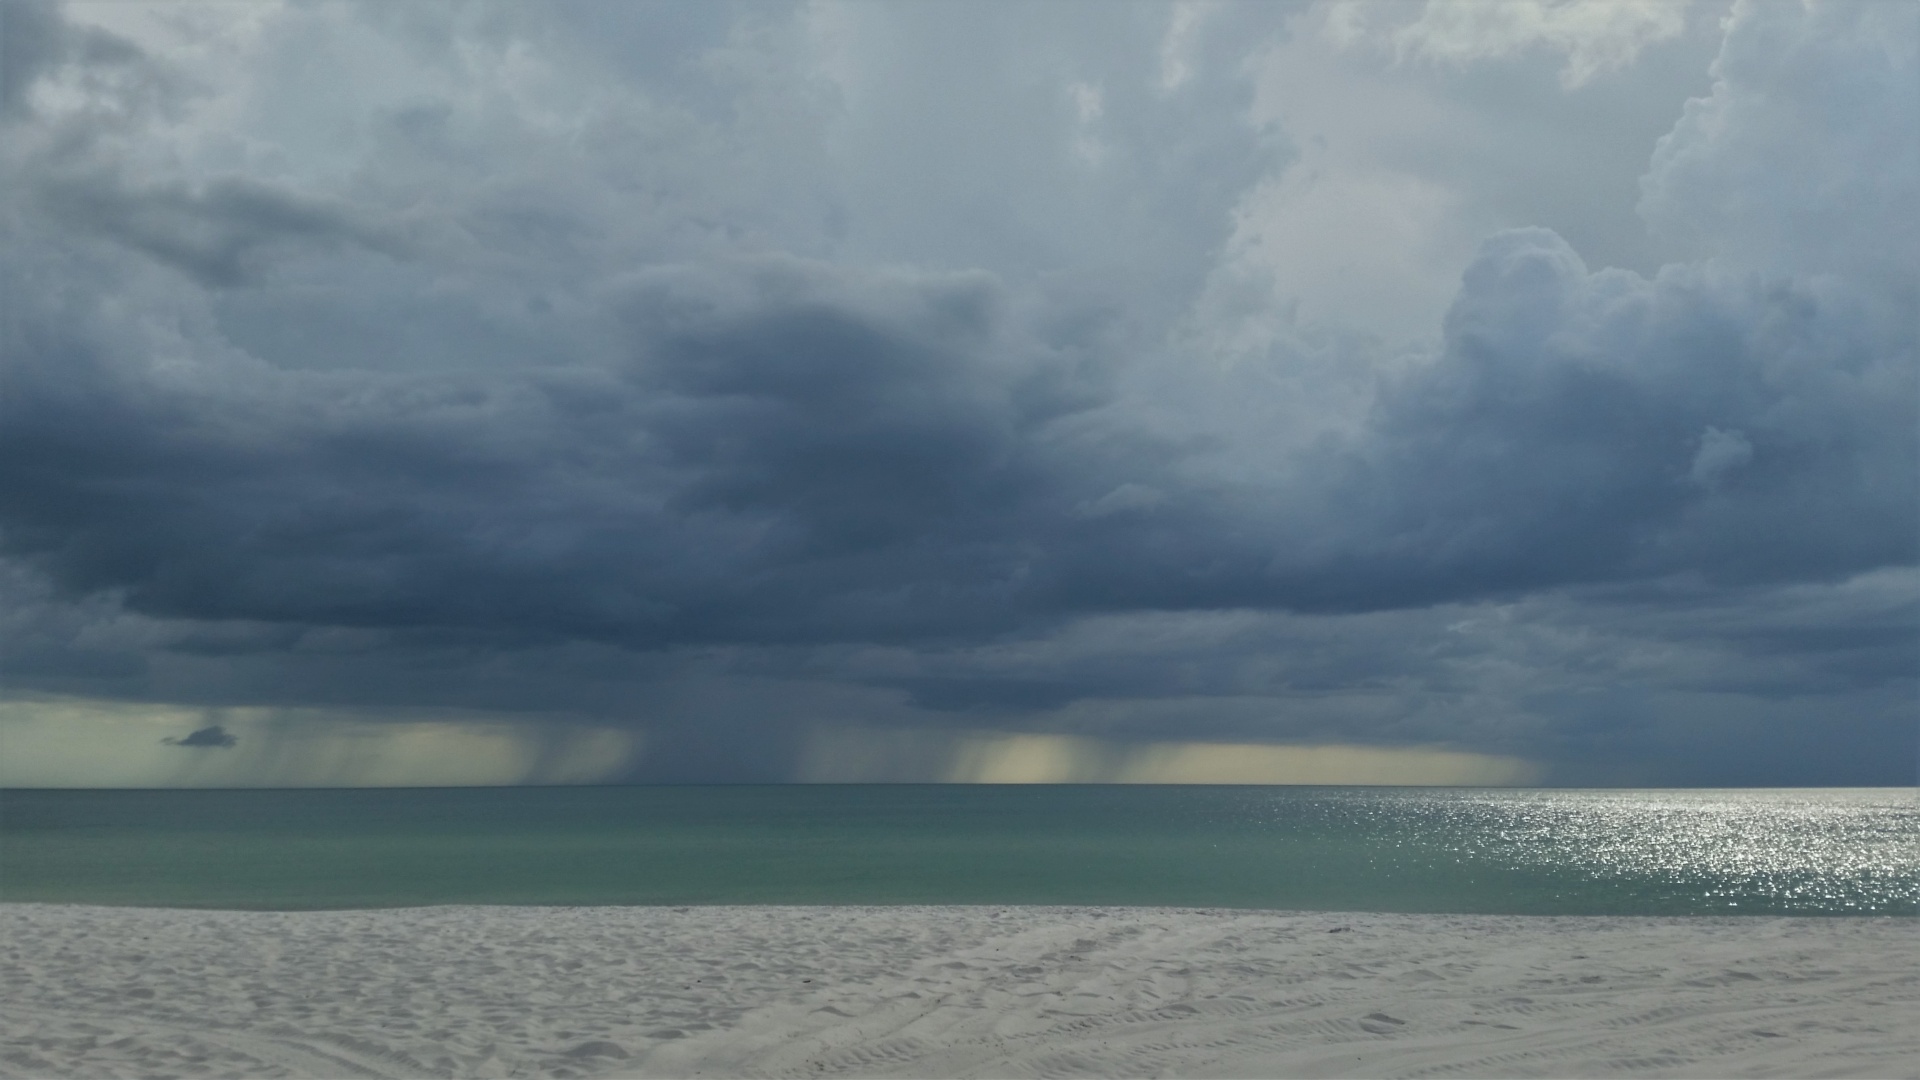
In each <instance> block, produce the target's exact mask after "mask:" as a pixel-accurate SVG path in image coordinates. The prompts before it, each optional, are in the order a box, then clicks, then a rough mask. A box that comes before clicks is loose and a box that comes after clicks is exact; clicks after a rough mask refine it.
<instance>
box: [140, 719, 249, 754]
mask: <svg viewBox="0 0 1920 1080" xmlns="http://www.w3.org/2000/svg"><path fill="white" fill-rule="evenodd" d="M160 741H161V742H163V743H166V744H167V745H168V746H215V747H219V748H221V749H223V750H224V749H226V748H228V747H230V746H233V745H234V744H235V743H238V742H239V741H240V739H239V738H238V737H237V736H234V735H229V734H227V729H226V728H223V727H221V726H220V725H219V724H210V725H208V726H207V727H203V728H199V729H197V730H195V731H194V732H192V733H191V734H189V735H188V736H187V737H186V738H184V739H174V738H166V739H161V740H160Z"/></svg>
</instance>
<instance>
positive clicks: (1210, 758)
mask: <svg viewBox="0 0 1920 1080" xmlns="http://www.w3.org/2000/svg"><path fill="white" fill-rule="evenodd" d="M1544 774H1545V770H1544V769H1543V768H1542V767H1541V766H1540V765H1539V764H1538V763H1535V762H1531V761H1527V760H1525V759H1524V758H1518V757H1510V756H1505V755H1499V754H1477V753H1471V752H1467V751H1461V750H1450V749H1446V748H1441V747H1425V746H1357V745H1347V744H1323V745H1305V744H1285V743H1212V742H1154V743H1141V744H1128V743H1122V742H1117V741H1111V740H1104V739H1095V738H1089V737H1085V736H1072V735H1033V734H1011V733H1004V732H965V733H959V734H948V733H941V732H913V733H907V732H897V731H896V732H876V731H870V730H860V729H839V730H833V729H829V730H822V731H817V732H815V735H814V738H813V740H812V741H811V742H810V743H809V745H808V748H807V752H806V754H805V755H804V756H803V759H802V763H801V767H800V769H799V775H798V776H797V777H796V779H801V780H809V781H815V782H828V783H832V782H838V783H861V782H895V783H912V782H940V783H954V784H1086V783H1093V784H1358V785H1368V784H1381V785H1393V784H1405V785H1421V786H1437V787H1445V786H1489V787H1500V786H1510V785H1524V784H1534V783H1538V782H1539V781H1540V779H1541V778H1542V777H1543V776H1544Z"/></svg>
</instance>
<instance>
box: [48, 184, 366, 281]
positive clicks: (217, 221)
mask: <svg viewBox="0 0 1920 1080" xmlns="http://www.w3.org/2000/svg"><path fill="white" fill-rule="evenodd" d="M39 205H40V208H41V209H42V211H43V212H44V213H46V214H47V215H49V216H51V217H52V218H53V219H55V220H58V221H59V222H60V223H61V224H63V225H65V226H66V227H67V228H70V229H72V230H73V231H74V232H75V233H79V234H82V235H85V234H91V235H94V236H98V237H102V238H105V239H108V240H112V241H116V242H119V243H122V244H126V245H127V246H129V247H132V248H134V249H136V250H139V251H142V252H145V253H146V254H148V255H151V256H152V257H154V258H155V259H158V260H159V261H161V262H163V263H165V264H167V265H169V266H172V267H175V268H176V269H179V270H181V271H183V272H185V273H187V274H190V275H192V276H193V277H194V278H195V279H197V280H199V281H201V282H203V283H205V284H207V285H212V286H231V285H239V284H243V283H246V282H248V281H251V280H257V279H258V277H259V274H260V273H261V271H263V270H264V269H265V267H266V266H267V265H268V263H269V261H270V260H271V259H272V256H273V253H274V252H275V250H276V249H285V248H288V247H293V246H298V247H302V248H311V247H314V246H316V245H320V244H326V243H335V244H359V245H364V246H367V247H370V248H374V249H376V250H378V249H382V248H390V247H391V246H392V243H391V240H390V239H388V238H383V237H382V236H381V235H379V234H378V233H376V232H375V230H374V229H372V228H370V227H369V226H367V225H364V224H362V223H360V222H357V221H355V220H354V215H353V214H352V213H351V212H349V211H348V210H347V209H345V208H343V207H340V206H336V205H331V204H329V203H328V202H326V201H324V200H319V199H313V198H303V197H301V196H299V195H296V194H292V193H289V192H285V191H280V190H276V189H275V188H273V187H271V186H269V185H266V184H261V183H257V182H254V181H249V180H246V179H244V178H238V177H225V178H221V179H217V180H214V181H212V182H210V183H208V184H206V185H205V187H204V188H203V189H201V190H197V191H196V190H191V189H188V188H185V187H183V186H179V185H171V186H151V187H145V188H142V187H137V186H134V185H130V184H128V183H126V182H125V181H124V180H123V179H121V178H118V177H114V176H110V175H104V174H102V173H99V172H94V173H79V174H70V175H64V176H60V177H58V178H56V179H54V180H51V181H49V182H47V183H45V184H44V185H43V189H42V192H41V195H40V200H39Z"/></svg>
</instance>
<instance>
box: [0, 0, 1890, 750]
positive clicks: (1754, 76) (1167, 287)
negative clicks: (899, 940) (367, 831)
mask: <svg viewBox="0 0 1920 1080" xmlns="http://www.w3.org/2000/svg"><path fill="white" fill-rule="evenodd" d="M0 4H3V5H4V6H0V19H3V20H4V21H0V95H4V97H3V98H0V230H3V231H4V236H0V295H3V296H4V298H5V300H4V304H5V311H4V316H5V322H4V327H0V783H3V784H9V785H16V786H36V785H38V786H60V785H69V786H71V785H80V786H112V785H174V784H182V785H191V784H203V785H204V784H264V785H274V784H458V783H496V784H497V783H575V782H626V781H635V782H716V781H756V782H768V781H788V780H815V781H818V780H836V781H925V780H952V781H1008V782H1011V781H1068V780H1095V781H1115V782H1119V781H1144V782H1156V781H1157V782H1253V783H1258V782H1289V783H1294V782H1322V783H1475V784H1502V783H1539V784H1564V785H1637V786H1687V785H1708V786H1713V785H1800V784H1809V785H1850V784H1867V785H1909V784H1913V783H1914V782H1915V780H1916V769H1917V768H1920V565H1917V564H1920V323H1917V321H1916V314H1915V313H1916V311H1920V235H1917V233H1920V215H1916V214H1915V213H1914V210H1913V208H1914V206H1916V205H1920V5H1913V4H1910V3H1902V2H1871V0H1862V2H1854V3H1808V4H1803V3H1800V2H1798V0H1782V2H1770V3H1745V2H1733V3H1728V2H1717V0H1702V2H1697V3H1688V4H1683V3H1678V2H1668V0H1640V2H1635V0H1559V2H1549V0H1510V2H1501V3H1485V2H1460V0H1427V2H1426V3H1425V4H1415V3H1397V2H1379V3H1375V2H1369V0H1335V2H1319V3H1303V4H1292V5H1290V4H1281V3H1258V4H1233V3H1212V2H1193V3H1177V4H1124V3H1118V2H1107V0H1101V2H1097V3H1085V4H1082V3H1072V2H1067V0H1060V2H1053V3H1047V4H975V3H937V2H927V3H911V4H908V3H884V2H879V0H870V2H854V3H829V2H805V3H721V2H713V3H697V4H696V3H638V2H626V0H618V2H615V0H605V2H580V0H576V2H562V3H554V4H542V5H525V4H519V3H507V2H484V0H477V2H472V3H427V2H420V0H409V2H406V3H397V4H396V3H391V2H387V0H381V2H370V3H318V2H316V3H305V2H291V3H280V2H270V0H258V2H255V0H249V2H245V3H233V4H198V3H186V2H169V3H161V4H150V5H149V4H139V3H126V2H112V3H80V2H69V3H65V4H56V3H49V2H45V0H0Z"/></svg>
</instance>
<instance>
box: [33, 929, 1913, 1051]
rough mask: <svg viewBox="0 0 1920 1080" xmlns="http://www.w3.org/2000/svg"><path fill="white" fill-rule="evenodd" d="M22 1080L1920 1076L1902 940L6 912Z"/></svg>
mask: <svg viewBox="0 0 1920 1080" xmlns="http://www.w3.org/2000/svg"><path fill="white" fill-rule="evenodd" d="M0 927H4V928H5V932H4V933H0V951H3V955H4V956H5V959H6V962H5V964H3V965H0V972H4V974H0V979H4V982H3V983H0V1076H20V1077H29V1076H31V1077H47V1076H76V1077H78V1076H106V1075H163V1074H164V1075H176V1076H182V1077H192V1076H199V1075H213V1074H222V1075H233V1074H240V1075H249V1076H311V1077H336V1076H367V1077H417V1076H474V1077H487V1076H506V1075H522V1076H524V1075H539V1076H555V1077H616V1076H694V1075H701V1076H822V1075H837V1076H1035V1075H1049V1076H1060V1075H1086V1076H1146V1075H1160V1076H1413V1075H1429V1074H1464V1075H1475V1076H1603V1075H1604V1076H1829V1075H1831V1076H1920V1032H1912V1031H1908V1030H1905V1029H1907V1028H1911V1027H1912V1025H1911V1018H1912V1016H1914V1015H1916V1014H1920V935H1916V934H1915V933H1914V925H1913V922H1912V919H1911V917H1908V916H1894V915H1861V916H1828V915H1822V916H1767V915H1695V916H1567V915H1405V914H1393V913H1365V912H1320V911H1315V912H1285V911H1258V910H1248V909H1213V908H1131V907H1128V908H1090V907H1017V906H1000V907H996V906H990V905H967V906H947V907H926V906H919V907H791V906H772V905H769V906H684V907H515V906H440V907H410V908H379V909H334V910H311V911H234V910H218V909H193V908H133V907H95V906H82V905H63V904H16V903H8V904H0Z"/></svg>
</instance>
